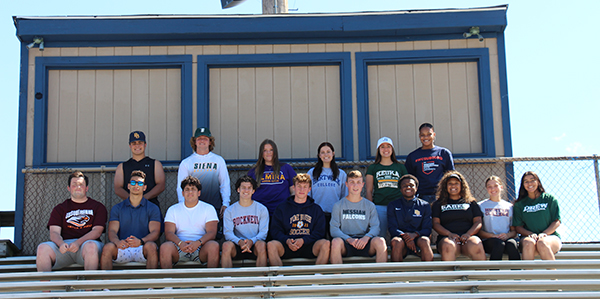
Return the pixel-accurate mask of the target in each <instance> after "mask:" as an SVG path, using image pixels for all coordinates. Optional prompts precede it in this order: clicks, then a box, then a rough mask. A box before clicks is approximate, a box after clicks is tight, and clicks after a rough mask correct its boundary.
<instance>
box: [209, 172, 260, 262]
mask: <svg viewBox="0 0 600 299" xmlns="http://www.w3.org/2000/svg"><path fill="white" fill-rule="evenodd" d="M256 185H257V183H256V180H254V179H253V178H251V177H249V176H247V175H245V176H243V177H241V178H239V179H238V180H237V182H235V188H236V189H237V192H238V193H239V194H240V200H239V201H238V202H236V203H234V204H233V205H231V206H230V207H228V208H227V209H226V210H225V214H224V215H223V230H224V235H225V240H226V241H225V242H224V243H223V250H222V253H221V267H223V268H231V266H232V259H236V260H239V259H255V260H256V266H257V267H266V266H267V243H265V239H266V238H267V233H268V232H269V211H268V210H267V208H266V207H265V206H263V205H262V204H261V203H259V202H257V201H254V200H252V194H254V191H256Z"/></svg>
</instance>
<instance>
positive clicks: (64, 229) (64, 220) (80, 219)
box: [48, 197, 108, 240]
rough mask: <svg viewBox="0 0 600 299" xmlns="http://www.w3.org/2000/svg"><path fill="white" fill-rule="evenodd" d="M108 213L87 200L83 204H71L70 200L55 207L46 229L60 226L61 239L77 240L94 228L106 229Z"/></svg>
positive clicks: (98, 204)
mask: <svg viewBox="0 0 600 299" xmlns="http://www.w3.org/2000/svg"><path fill="white" fill-rule="evenodd" d="M107 217H108V213H107V211H106V207H105V206H104V205H103V204H101V203H99V202H97V201H95V200H93V199H91V198H89V197H88V200H87V201H86V202H84V203H76V202H73V201H72V200H71V199H70V198H69V199H67V200H65V201H64V202H63V203H61V204H59V205H57V206H56V207H54V209H53V210H52V214H50V219H49V220H48V227H50V226H51V225H56V226H60V228H61V236H62V237H63V239H65V240H67V239H79V238H81V237H82V236H83V235H85V234H87V233H89V232H90V231H91V230H92V227H94V226H102V228H105V227H106V219H107Z"/></svg>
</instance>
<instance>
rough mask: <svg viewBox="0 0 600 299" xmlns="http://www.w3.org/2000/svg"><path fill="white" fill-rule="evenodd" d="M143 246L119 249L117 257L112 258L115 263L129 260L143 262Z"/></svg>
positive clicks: (144, 259)
mask: <svg viewBox="0 0 600 299" xmlns="http://www.w3.org/2000/svg"><path fill="white" fill-rule="evenodd" d="M143 248H144V246H141V245H140V246H138V247H129V248H125V249H119V253H118V254H117V259H116V260H113V262H115V263H116V264H124V263H129V262H140V263H145V262H146V258H145V257H144V251H143Z"/></svg>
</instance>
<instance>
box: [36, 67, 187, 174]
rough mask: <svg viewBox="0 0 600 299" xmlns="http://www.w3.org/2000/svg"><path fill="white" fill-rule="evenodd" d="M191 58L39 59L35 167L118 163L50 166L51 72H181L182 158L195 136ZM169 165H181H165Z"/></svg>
mask: <svg viewBox="0 0 600 299" xmlns="http://www.w3.org/2000/svg"><path fill="white" fill-rule="evenodd" d="M192 59H193V56H192V55H168V56H166V55H156V56H94V57H36V60H35V94H36V95H39V96H41V97H40V98H39V99H37V97H36V100H35V116H34V138H33V142H34V143H33V146H34V148H35V149H39V150H35V151H34V153H33V166H34V167H40V166H56V167H60V166H73V165H78V166H84V165H90V166H93V165H101V164H102V165H112V164H115V165H116V164H117V163H118V162H112V161H106V162H82V163H78V162H75V161H73V162H68V163H48V162H47V160H46V153H47V137H46V136H47V121H48V101H47V98H46V95H47V94H48V72H49V71H50V70H98V69H157V68H177V69H181V157H184V149H185V148H187V146H185V145H186V144H187V142H186V141H187V138H189V136H191V135H192V131H191V130H192V129H191V128H192V113H191V111H192V75H193V72H192ZM165 162H166V163H167V164H171V163H179V161H165Z"/></svg>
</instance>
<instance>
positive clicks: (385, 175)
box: [375, 170, 400, 188]
mask: <svg viewBox="0 0 600 299" xmlns="http://www.w3.org/2000/svg"><path fill="white" fill-rule="evenodd" d="M375 175H376V177H377V187H378V188H398V179H400V174H398V171H396V170H380V171H378V172H377V173H376V174H375Z"/></svg>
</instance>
